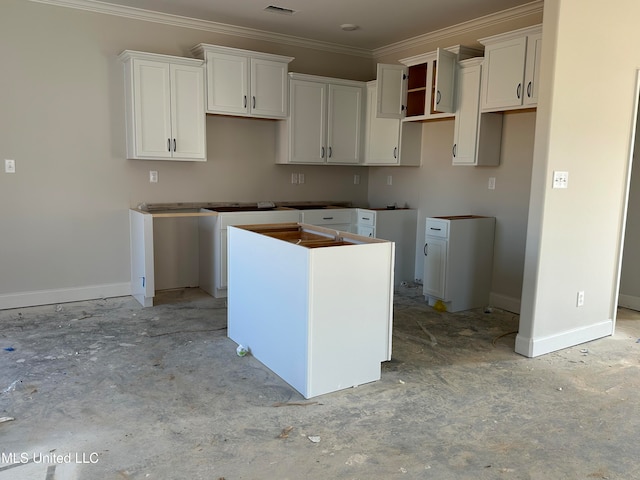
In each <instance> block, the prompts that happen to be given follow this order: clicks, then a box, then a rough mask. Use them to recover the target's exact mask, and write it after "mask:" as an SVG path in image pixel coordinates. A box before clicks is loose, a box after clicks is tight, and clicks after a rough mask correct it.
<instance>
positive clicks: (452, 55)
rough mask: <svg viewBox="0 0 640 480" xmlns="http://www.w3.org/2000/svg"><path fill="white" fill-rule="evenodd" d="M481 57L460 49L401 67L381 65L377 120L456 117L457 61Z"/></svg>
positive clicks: (409, 61)
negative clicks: (380, 118) (379, 118)
mask: <svg viewBox="0 0 640 480" xmlns="http://www.w3.org/2000/svg"><path fill="white" fill-rule="evenodd" d="M478 55H482V52H481V51H479V50H476V49H473V48H467V47H463V46H460V45H457V46H455V47H449V48H446V49H438V50H436V51H435V52H430V53H427V54H423V55H417V56H415V57H410V58H405V59H402V60H400V63H401V64H402V65H383V64H379V65H378V69H377V80H378V116H379V117H382V118H402V119H404V121H421V120H431V119H436V118H447V117H453V115H454V113H455V104H454V102H455V92H456V78H455V77H456V68H457V62H458V60H464V59H467V58H470V57H473V56H478Z"/></svg>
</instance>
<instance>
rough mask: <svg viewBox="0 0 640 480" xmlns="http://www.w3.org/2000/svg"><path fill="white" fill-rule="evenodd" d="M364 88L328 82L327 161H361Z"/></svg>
mask: <svg viewBox="0 0 640 480" xmlns="http://www.w3.org/2000/svg"><path fill="white" fill-rule="evenodd" d="M362 102H363V89H362V88H361V87H352V86H348V85H333V84H329V110H328V116H329V118H328V131H327V163H358V162H360V157H361V150H362V112H363V105H362Z"/></svg>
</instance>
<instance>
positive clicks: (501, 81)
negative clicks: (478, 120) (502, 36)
mask: <svg viewBox="0 0 640 480" xmlns="http://www.w3.org/2000/svg"><path fill="white" fill-rule="evenodd" d="M526 45H527V38H526V37H521V38H515V39H513V40H509V41H505V42H501V43H497V44H495V45H489V46H487V48H486V49H485V52H484V55H485V57H484V58H485V74H484V78H483V81H482V85H483V87H482V108H483V109H499V108H504V107H514V106H520V105H522V99H523V96H524V93H525V92H524V91H525V88H524V67H525V53H526Z"/></svg>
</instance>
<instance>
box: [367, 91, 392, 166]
mask: <svg viewBox="0 0 640 480" xmlns="http://www.w3.org/2000/svg"><path fill="white" fill-rule="evenodd" d="M376 104H377V88H376V85H375V82H370V83H369V84H368V85H367V116H366V122H365V153H364V163H365V164H367V165H396V164H398V162H399V159H400V158H399V157H400V156H399V153H400V152H399V143H400V120H399V119H397V118H378V117H377V116H376Z"/></svg>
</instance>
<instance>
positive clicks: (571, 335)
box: [515, 320, 613, 358]
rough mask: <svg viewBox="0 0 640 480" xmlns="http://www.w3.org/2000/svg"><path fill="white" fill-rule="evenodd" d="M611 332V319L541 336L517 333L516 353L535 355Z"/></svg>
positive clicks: (605, 335)
mask: <svg viewBox="0 0 640 480" xmlns="http://www.w3.org/2000/svg"><path fill="white" fill-rule="evenodd" d="M612 333H613V321H612V320H605V321H603V322H599V323H596V324H594V325H589V326H587V327H582V328H575V329H573V330H568V331H566V332H561V333H558V334H556V335H550V336H548V337H541V338H527V337H524V336H522V335H521V334H518V335H517V336H516V349H515V350H516V353H519V354H520V355H524V356H525V357H531V358H532V357H537V356H539V355H544V354H545V353H551V352H555V351H557V350H562V349H563V348H569V347H573V346H575V345H580V344H581V343H585V342H590V341H591V340H596V339H598V338H602V337H607V336H609V335H611V334H612Z"/></svg>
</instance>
